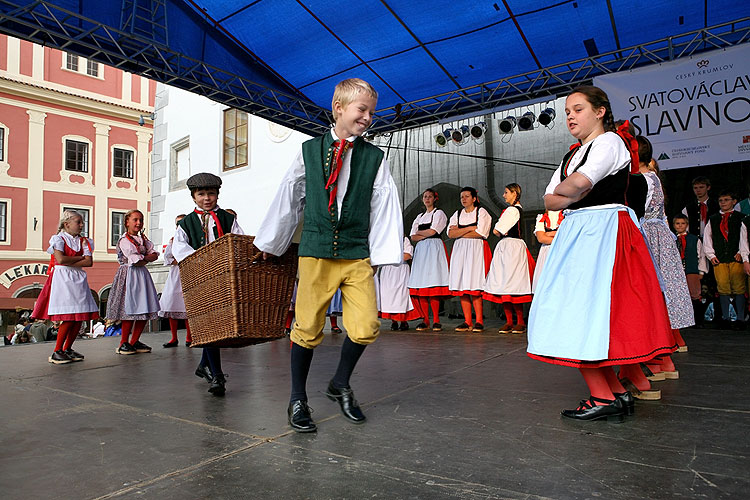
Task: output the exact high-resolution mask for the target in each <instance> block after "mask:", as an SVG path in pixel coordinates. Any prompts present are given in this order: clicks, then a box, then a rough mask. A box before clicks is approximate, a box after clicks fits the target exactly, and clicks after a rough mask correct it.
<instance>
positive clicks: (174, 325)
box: [169, 318, 179, 342]
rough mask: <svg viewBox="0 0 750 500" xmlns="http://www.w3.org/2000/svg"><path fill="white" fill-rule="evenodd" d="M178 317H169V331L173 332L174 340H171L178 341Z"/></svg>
mask: <svg viewBox="0 0 750 500" xmlns="http://www.w3.org/2000/svg"><path fill="white" fill-rule="evenodd" d="M178 322H179V321H178V320H177V318H169V331H171V332H172V340H170V342H177V325H178Z"/></svg>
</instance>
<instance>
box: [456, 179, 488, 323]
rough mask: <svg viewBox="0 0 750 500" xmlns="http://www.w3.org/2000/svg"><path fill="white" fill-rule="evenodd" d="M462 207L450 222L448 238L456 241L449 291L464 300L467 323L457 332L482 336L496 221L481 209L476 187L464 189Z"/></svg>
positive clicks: (462, 303) (462, 190)
mask: <svg viewBox="0 0 750 500" xmlns="http://www.w3.org/2000/svg"><path fill="white" fill-rule="evenodd" d="M461 205H463V207H464V208H462V209H461V210H457V211H456V212H455V213H454V214H453V215H452V216H451V218H450V221H448V237H449V238H455V239H456V242H455V243H454V244H453V250H452V251H451V263H450V270H449V273H448V274H449V284H448V289H449V290H450V291H451V293H452V294H453V295H456V296H458V297H461V310H462V311H463V313H464V322H463V323H461V324H460V325H458V326H457V327H456V331H457V332H468V331H474V332H482V331H484V319H483V314H482V313H483V311H482V288H483V287H484V280H485V278H486V277H487V272H488V271H489V268H490V262H491V261H492V252H490V246H489V244H488V243H487V236H489V234H490V227H491V226H492V217H490V214H489V213H488V212H487V210H485V209H484V208H483V207H480V206H479V198H478V197H477V190H476V189H474V188H473V187H469V186H467V187H464V188H463V189H461ZM472 305H473V306H474V314H475V315H476V323H474V325H473V326H472V321H471V306H472Z"/></svg>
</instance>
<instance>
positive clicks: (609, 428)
mask: <svg viewBox="0 0 750 500" xmlns="http://www.w3.org/2000/svg"><path fill="white" fill-rule="evenodd" d="M453 323H455V322H452V323H451V325H446V326H447V327H450V328H452V327H453V326H455V324H453ZM490 326H492V327H494V328H493V329H492V330H493V331H495V330H494V329H495V328H497V325H494V324H491V325H488V328H489V327H490ZM183 333H184V332H181V340H182V339H184V334H183ZM684 337H685V339H686V340H687V343H688V345H689V348H690V351H689V352H688V353H678V354H675V356H674V359H675V363H676V365H677V368H678V369H679V371H680V379H679V380H675V381H665V382H656V383H655V384H654V385H655V386H656V387H658V388H661V389H662V392H663V399H662V401H660V402H638V403H637V407H636V415H635V416H634V417H629V418H628V419H627V420H626V421H625V423H623V424H613V423H607V422H590V423H581V422H574V421H569V420H563V419H562V418H561V417H560V416H559V411H560V409H562V408H567V407H573V406H575V405H576V404H577V403H578V401H579V400H580V399H582V398H584V397H586V396H587V394H588V393H587V390H586V387H585V385H584V383H583V381H582V379H581V377H580V375H579V374H578V372H577V371H576V370H574V369H571V368H564V367H559V366H551V365H547V364H544V363H540V362H536V361H533V360H531V359H529V358H528V357H526V355H525V349H526V338H525V335H517V336H508V335H505V336H501V335H498V334H496V333H484V334H482V335H477V334H455V333H453V332H452V331H451V332H449V333H441V334H433V333H429V334H423V333H415V332H413V331H412V332H405V333H391V332H384V333H383V335H382V337H381V338H380V339H379V340H378V342H376V343H375V344H373V345H372V346H370V347H369V348H368V349H367V351H365V354H364V356H363V357H362V360H361V362H360V364H359V366H358V369H357V372H355V375H354V377H353V379H352V386H353V387H354V389H355V392H356V395H357V398H358V399H359V401H360V403H361V404H362V405H363V409H364V411H365V413H366V414H367V417H368V421H367V423H365V424H364V425H361V426H355V425H352V424H350V423H349V422H348V421H346V420H344V418H343V417H342V416H341V415H340V413H339V410H338V406H337V405H336V404H335V403H333V402H331V401H329V400H328V399H326V398H325V396H323V394H322V391H323V390H324V389H325V387H326V385H327V382H328V380H329V378H330V377H331V376H332V374H333V372H334V369H335V366H336V363H337V362H338V354H339V349H338V346H339V345H340V344H341V342H342V340H343V335H339V336H331V335H328V334H326V338H325V341H324V343H323V345H321V346H320V347H319V348H318V349H317V351H316V354H315V358H314V360H313V367H312V371H311V376H310V380H309V387H308V389H309V395H310V405H311V406H312V407H313V408H314V410H315V412H314V414H313V417H314V418H315V419H316V421H317V423H318V433H317V434H295V433H294V432H292V431H291V430H290V428H289V427H288V425H287V422H286V406H287V403H288V386H289V375H288V364H289V362H288V358H289V342H288V341H277V342H273V343H270V344H264V345H260V346H255V347H249V348H245V349H238V350H226V351H224V357H223V360H224V370H225V372H227V373H228V374H229V375H230V377H229V381H228V384H227V389H228V392H227V395H226V397H224V398H216V397H213V396H211V395H210V394H209V393H208V392H206V389H207V384H206V383H205V382H203V381H201V380H200V379H198V378H197V377H195V376H194V375H193V370H194V369H195V366H196V364H197V362H198V359H199V358H200V351H198V350H191V349H188V348H186V347H184V346H180V347H179V348H176V349H163V348H162V347H161V344H162V342H164V341H165V340H166V339H168V334H167V333H159V334H146V335H144V338H143V340H144V341H145V342H146V343H148V344H150V345H152V346H155V348H154V352H153V353H151V354H141V355H137V356H117V355H115V353H114V349H115V346H116V344H117V343H118V341H119V338H100V339H96V340H83V341H79V342H78V343H77V344H76V349H77V350H78V351H80V352H82V353H83V354H85V355H86V361H85V362H82V363H76V364H73V365H60V366H53V365H50V364H49V363H47V356H48V355H49V354H50V352H49V351H51V348H52V346H51V345H50V344H35V345H24V346H13V347H3V348H0V374H1V377H0V380H2V385H1V386H0V404H1V405H2V406H1V409H0V418H1V419H2V422H3V426H2V431H1V434H0V450H1V453H0V497H2V498H3V499H4V500H10V499H36V498H55V499H67V498H71V499H79V498H110V497H124V498H155V499H180V500H182V499H192V498H274V499H292V498H312V499H319V498H320V499H324V498H336V499H337V498H352V499H360V498H388V499H393V498H408V499H413V498H424V499H441V498H462V499H480V498H481V499H485V498H571V499H579V498H602V499H635V498H649V499H653V498H658V499H663V498H747V495H748V491H750V398H749V397H748V390H747V386H748V380H749V379H750V362H749V361H748V353H749V352H750V333H747V332H742V333H740V332H729V331H726V332H724V331H722V332H720V331H710V330H687V331H685V332H684ZM743 491H744V492H745V493H742V492H743Z"/></svg>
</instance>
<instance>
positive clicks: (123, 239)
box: [117, 233, 155, 266]
mask: <svg viewBox="0 0 750 500" xmlns="http://www.w3.org/2000/svg"><path fill="white" fill-rule="evenodd" d="M127 234H128V233H123V235H122V236H120V241H118V242H117V246H118V247H119V248H120V251H121V252H122V255H123V256H124V257H125V258H126V259H127V264H128V265H131V266H132V265H133V264H137V263H138V262H140V261H142V260H143V258H144V257H145V254H149V253H151V252H154V251H155V250H154V244H153V243H151V240H149V239H146V238H141V235H139V234H136V235H132V234H131V235H130V237H131V238H133V241H135V242H136V244H137V245H138V246H136V245H133V244H132V243H131V242H130V240H129V239H128V237H127ZM139 247H143V248H145V254H144V253H143V252H141V251H139Z"/></svg>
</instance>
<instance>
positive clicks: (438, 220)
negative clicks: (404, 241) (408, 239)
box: [409, 208, 448, 236]
mask: <svg viewBox="0 0 750 500" xmlns="http://www.w3.org/2000/svg"><path fill="white" fill-rule="evenodd" d="M427 223H430V229H432V230H434V231H435V232H436V233H437V234H440V233H442V232H443V230H445V227H446V226H447V225H448V216H446V215H445V212H443V211H442V210H440V209H439V208H433V209H432V212H427V213H423V214H419V215H418V216H417V217H416V218H415V219H414V222H413V223H412V225H411V231H410V232H409V236H414V235H415V234H416V233H417V231H419V226H420V225H421V224H427Z"/></svg>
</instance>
